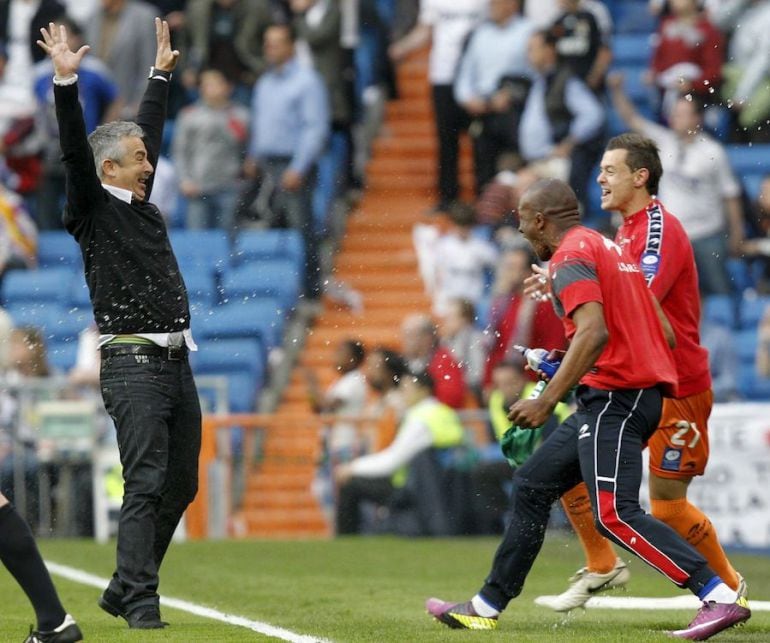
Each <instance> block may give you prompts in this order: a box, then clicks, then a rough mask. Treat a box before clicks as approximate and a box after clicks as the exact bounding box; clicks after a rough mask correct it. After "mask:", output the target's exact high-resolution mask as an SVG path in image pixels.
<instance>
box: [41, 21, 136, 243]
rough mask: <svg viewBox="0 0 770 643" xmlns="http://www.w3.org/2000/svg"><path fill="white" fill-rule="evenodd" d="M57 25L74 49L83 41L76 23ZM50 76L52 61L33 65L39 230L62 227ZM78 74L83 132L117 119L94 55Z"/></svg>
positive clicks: (110, 85)
mask: <svg viewBox="0 0 770 643" xmlns="http://www.w3.org/2000/svg"><path fill="white" fill-rule="evenodd" d="M58 24H61V25H64V26H65V27H66V28H67V33H69V34H70V41H71V42H72V46H73V47H74V48H75V49H76V50H77V49H79V48H80V47H81V46H82V45H83V44H84V43H83V32H82V30H81V29H80V26H79V25H78V24H77V23H75V22H74V21H72V20H70V19H69V18H64V19H60V20H59V21H58ZM53 75H54V70H53V64H52V63H51V61H50V59H49V58H45V59H44V60H41V61H40V62H39V63H37V65H35V68H34V84H33V91H34V93H35V100H36V101H37V125H38V129H39V131H40V132H41V133H42V135H43V168H42V176H41V182H40V187H39V188H38V190H37V222H38V226H39V227H40V229H41V230H60V229H62V227H63V226H62V221H61V214H62V213H61V211H62V204H63V200H64V165H63V164H62V161H61V149H60V148H59V125H58V124H57V122H56V108H55V106H54V100H53V81H52V80H51V79H52V78H53ZM78 76H79V81H78V82H79V84H80V102H81V105H82V106H83V118H84V119H85V124H86V132H87V133H88V134H90V133H91V132H93V131H94V130H95V129H96V126H97V125H100V124H101V123H108V122H110V121H113V120H115V119H116V118H118V116H119V115H120V111H121V109H122V102H121V100H120V98H119V96H118V87H117V85H116V84H115V83H114V82H113V80H112V75H111V72H110V70H109V69H107V66H106V65H105V64H104V63H103V62H102V61H101V60H99V59H98V58H96V57H95V56H86V58H84V59H83V63H82V64H81V66H80V72H79V74H78Z"/></svg>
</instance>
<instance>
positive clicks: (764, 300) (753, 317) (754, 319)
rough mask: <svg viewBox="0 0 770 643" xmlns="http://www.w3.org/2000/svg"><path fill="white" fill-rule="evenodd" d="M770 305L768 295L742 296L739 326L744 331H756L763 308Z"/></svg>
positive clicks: (763, 311)
mask: <svg viewBox="0 0 770 643" xmlns="http://www.w3.org/2000/svg"><path fill="white" fill-rule="evenodd" d="M768 307H770V296H766V297H752V298H747V297H744V298H743V301H741V308H740V313H739V318H740V321H741V328H743V329H744V330H745V331H747V332H748V331H754V332H756V330H757V327H758V326H759V320H760V319H762V317H763V316H764V314H765V310H767V309H768Z"/></svg>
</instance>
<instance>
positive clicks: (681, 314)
mask: <svg viewBox="0 0 770 643" xmlns="http://www.w3.org/2000/svg"><path fill="white" fill-rule="evenodd" d="M615 242H616V243H617V244H618V245H619V246H620V247H621V248H623V250H624V252H625V253H626V255H627V256H628V257H629V258H630V259H632V260H633V261H634V263H636V264H637V265H639V266H640V267H641V269H642V274H643V275H644V277H645V279H646V280H647V285H648V286H649V288H650V290H652V294H654V295H655V297H656V298H657V300H658V301H659V302H660V305H661V307H662V308H663V312H664V313H666V317H668V320H669V322H671V327H672V328H673V329H674V335H675V336H676V348H674V363H675V364H676V367H677V373H678V375H679V397H689V396H690V395H695V394H696V393H702V392H703V391H707V390H708V389H710V388H711V372H710V371H709V354H708V351H707V350H706V349H705V348H703V346H701V345H700V296H699V295H698V272H697V270H696V268H695V259H694V257H693V252H692V246H691V245H690V240H689V238H688V237H687V233H686V232H685V231H684V228H683V227H682V224H681V223H680V222H679V219H677V218H676V217H675V216H674V215H673V214H671V213H669V212H667V211H666V209H665V208H664V207H663V206H662V205H661V203H660V202H659V201H657V200H654V201H653V202H652V203H650V205H649V206H647V207H646V208H645V209H644V210H640V211H639V212H636V213H635V214H632V215H631V216H630V217H628V218H627V219H626V220H625V221H623V225H621V226H620V229H619V230H618V233H617V235H615Z"/></svg>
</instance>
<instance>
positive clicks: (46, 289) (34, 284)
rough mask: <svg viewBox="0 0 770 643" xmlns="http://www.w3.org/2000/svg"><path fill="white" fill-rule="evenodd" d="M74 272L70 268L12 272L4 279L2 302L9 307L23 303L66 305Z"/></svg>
mask: <svg viewBox="0 0 770 643" xmlns="http://www.w3.org/2000/svg"><path fill="white" fill-rule="evenodd" d="M73 278H74V271H73V270H72V269H70V268H39V269H38V270H12V271H11V272H9V273H7V274H6V275H5V277H4V278H3V286H2V300H3V304H4V305H6V306H8V305H11V304H13V303H15V302H22V301H43V302H53V303H62V304H63V303H66V301H67V299H68V295H69V289H70V284H71V283H72V281H73Z"/></svg>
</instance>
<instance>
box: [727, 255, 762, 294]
mask: <svg viewBox="0 0 770 643" xmlns="http://www.w3.org/2000/svg"><path fill="white" fill-rule="evenodd" d="M725 267H726V268H727V276H728V278H729V279H730V282H731V283H732V285H733V288H734V289H735V291H736V292H738V293H742V292H743V291H745V290H746V289H748V288H754V286H755V285H756V284H755V283H754V276H753V275H752V274H751V270H750V269H749V266H748V264H747V263H746V262H745V261H744V260H743V259H734V258H732V259H730V258H728V259H727V261H726V262H725Z"/></svg>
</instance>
